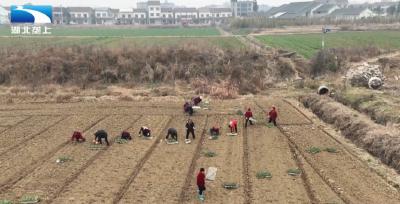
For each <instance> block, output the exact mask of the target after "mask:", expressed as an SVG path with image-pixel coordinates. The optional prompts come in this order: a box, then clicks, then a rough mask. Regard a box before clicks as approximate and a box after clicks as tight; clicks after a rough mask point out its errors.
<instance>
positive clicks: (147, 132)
mask: <svg viewBox="0 0 400 204" xmlns="http://www.w3.org/2000/svg"><path fill="white" fill-rule="evenodd" d="M142 135H143V136H144V137H151V130H150V128H148V127H146V126H143V127H141V128H140V131H139V137H141V136H142Z"/></svg>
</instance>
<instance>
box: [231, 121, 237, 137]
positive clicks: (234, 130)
mask: <svg viewBox="0 0 400 204" xmlns="http://www.w3.org/2000/svg"><path fill="white" fill-rule="evenodd" d="M237 124H238V121H237V120H236V119H232V120H231V121H230V122H229V128H230V129H231V133H232V134H233V133H236V134H237V132H238V131H237Z"/></svg>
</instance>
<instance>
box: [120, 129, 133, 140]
mask: <svg viewBox="0 0 400 204" xmlns="http://www.w3.org/2000/svg"><path fill="white" fill-rule="evenodd" d="M121 139H123V140H132V137H131V134H130V133H129V132H128V131H126V130H124V131H123V132H122V133H121Z"/></svg>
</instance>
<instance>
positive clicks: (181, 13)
mask: <svg viewBox="0 0 400 204" xmlns="http://www.w3.org/2000/svg"><path fill="white" fill-rule="evenodd" d="M174 14H175V16H174V17H175V21H176V23H183V24H191V23H196V22H197V21H198V12H197V9H196V8H174Z"/></svg>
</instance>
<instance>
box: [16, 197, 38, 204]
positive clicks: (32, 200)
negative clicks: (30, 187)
mask: <svg viewBox="0 0 400 204" xmlns="http://www.w3.org/2000/svg"><path fill="white" fill-rule="evenodd" d="M38 202H40V198H39V196H23V197H22V198H21V200H20V201H19V203H21V204H30V203H38Z"/></svg>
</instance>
